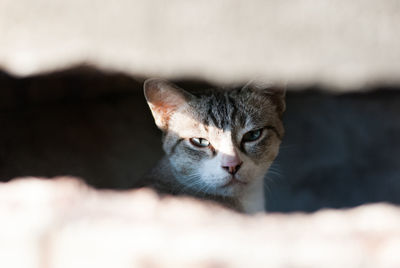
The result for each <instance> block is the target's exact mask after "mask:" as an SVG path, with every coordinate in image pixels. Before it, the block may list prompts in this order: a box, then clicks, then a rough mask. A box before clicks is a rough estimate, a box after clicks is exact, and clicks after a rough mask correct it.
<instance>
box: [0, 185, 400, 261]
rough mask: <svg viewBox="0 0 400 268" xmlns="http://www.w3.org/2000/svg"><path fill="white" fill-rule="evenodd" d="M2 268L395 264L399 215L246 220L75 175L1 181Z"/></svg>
mask: <svg viewBox="0 0 400 268" xmlns="http://www.w3.org/2000/svg"><path fill="white" fill-rule="evenodd" d="M0 217H1V219H2V220H1V221H0V237H1V239H0V265H1V267H21V268H25V267H29V268H31V267H40V268H46V267H49V268H50V267H52V268H61V267H75V268H79V267H82V268H83V267H85V268H86V267H98V268H101V267H119V268H124V267H174V268H176V267H221V268H222V267H270V268H274V267H292V268H296V267H299V268H300V267H309V268H314V267H315V268H320V267H327V268H330V267H363V268H376V267H387V268H389V267H393V268H395V267H399V265H400V255H399V254H398V247H399V245H400V227H399V226H400V209H399V208H397V207H394V206H390V205H385V204H378V205H370V206H362V207H359V208H355V209H351V210H323V211H320V212H318V213H314V214H308V215H307V214H287V215H283V214H266V215H261V214H260V215H256V216H245V215H240V214H236V213H234V212H231V211H228V210H225V209H223V208H221V207H218V206H215V205H212V204H210V203H203V202H200V201H197V200H191V199H182V198H165V199H162V200H161V199H160V198H159V197H157V195H156V194H155V193H153V192H152V191H150V190H147V189H141V190H136V191H128V192H112V191H96V190H93V189H91V188H89V187H87V186H86V185H84V184H82V183H81V182H80V181H78V180H75V179H72V178H58V179H54V180H45V179H37V178H25V179H18V180H15V181H12V182H8V183H1V184H0Z"/></svg>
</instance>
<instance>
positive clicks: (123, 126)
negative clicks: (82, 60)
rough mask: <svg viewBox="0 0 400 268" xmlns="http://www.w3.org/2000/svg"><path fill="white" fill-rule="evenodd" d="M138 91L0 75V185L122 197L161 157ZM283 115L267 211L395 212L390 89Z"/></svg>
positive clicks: (108, 83)
mask: <svg viewBox="0 0 400 268" xmlns="http://www.w3.org/2000/svg"><path fill="white" fill-rule="evenodd" d="M143 81H144V79H143V78H142V77H130V76H127V75H125V74H121V73H106V72H102V71H100V70H97V69H94V68H90V67H85V66H83V67H82V66H81V67H77V68H72V69H69V70H65V71H60V72H54V73H49V74H43V75H38V76H33V77H27V78H23V79H18V78H15V77H12V76H10V75H9V74H7V73H5V72H0V128H1V131H0V179H1V180H2V181H7V180H10V179H12V178H14V177H21V176H45V177H53V176H59V175H73V176H78V177H82V178H84V179H85V180H86V181H87V182H88V183H89V184H91V185H93V186H95V187H99V188H111V189H127V188H130V187H132V185H134V182H135V181H136V180H137V179H139V178H141V177H142V176H143V174H144V173H145V172H146V171H147V170H149V169H150V168H151V167H152V166H154V164H155V163H156V161H157V160H158V159H159V158H160V157H161V155H162V150H161V133H160V132H159V130H158V129H157V128H156V127H155V125H154V123H153V119H152V116H151V114H150V111H149V109H148V107H147V104H146V102H145V100H144V97H143V92H142V83H143ZM177 83H178V84H179V85H180V86H182V87H183V88H187V89H189V88H192V89H194V90H196V89H197V88H198V89H203V88H209V87H212V86H213V85H212V84H210V83H208V82H206V81H201V80H196V79H186V80H182V81H177ZM289 89H291V88H289ZM292 89H294V88H292ZM287 108H288V109H287V111H286V113H285V115H284V124H285V127H286V135H285V138H284V142H283V144H282V148H281V152H280V155H279V157H278V159H277V161H276V164H275V165H274V167H273V171H272V172H271V173H270V174H269V176H268V177H270V178H271V179H272V182H269V188H270V191H269V193H268V209H269V210H270V211H282V212H289V211H315V210H318V209H320V208H325V207H331V208H343V207H352V206H357V205H360V204H364V203H370V202H381V201H386V202H391V203H395V204H400V175H399V170H400V141H399V139H398V137H399V136H400V123H399V122H400V91H399V88H395V87H394V88H393V87H392V88H379V87H376V88H375V90H372V91H370V92H368V93H351V94H341V95H333V94H328V93H323V91H321V88H312V89H311V90H310V89H308V90H305V91H301V92H297V91H296V92H295V91H289V92H288V94H287ZM278 173H279V174H278Z"/></svg>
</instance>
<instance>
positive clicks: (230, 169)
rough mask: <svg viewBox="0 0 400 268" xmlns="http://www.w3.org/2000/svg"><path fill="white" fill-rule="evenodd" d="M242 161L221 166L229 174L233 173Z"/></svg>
mask: <svg viewBox="0 0 400 268" xmlns="http://www.w3.org/2000/svg"><path fill="white" fill-rule="evenodd" d="M242 163H243V162H240V163H238V164H234V165H227V166H222V168H223V169H225V170H226V171H227V172H228V173H229V174H232V175H235V174H236V172H238V170H239V169H240V167H241V166H242Z"/></svg>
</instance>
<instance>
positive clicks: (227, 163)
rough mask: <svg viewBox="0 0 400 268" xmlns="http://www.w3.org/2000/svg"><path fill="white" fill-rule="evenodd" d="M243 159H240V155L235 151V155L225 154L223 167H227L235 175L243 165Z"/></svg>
mask: <svg viewBox="0 0 400 268" xmlns="http://www.w3.org/2000/svg"><path fill="white" fill-rule="evenodd" d="M242 163H243V161H242V160H240V158H239V156H238V155H237V153H236V152H235V153H234V155H223V156H222V162H221V167H222V168H223V169H225V170H226V171H227V172H228V173H230V174H232V175H234V174H236V172H238V170H239V169H240V167H241V166H242Z"/></svg>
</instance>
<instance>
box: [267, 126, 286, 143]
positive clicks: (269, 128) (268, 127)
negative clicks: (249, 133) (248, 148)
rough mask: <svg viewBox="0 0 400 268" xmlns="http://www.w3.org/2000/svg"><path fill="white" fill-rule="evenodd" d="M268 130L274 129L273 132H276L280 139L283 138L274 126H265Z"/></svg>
mask: <svg viewBox="0 0 400 268" xmlns="http://www.w3.org/2000/svg"><path fill="white" fill-rule="evenodd" d="M265 128H266V129H268V130H272V131H273V132H275V134H276V136H278V139H280V140H282V135H281V134H280V133H279V132H278V130H277V129H276V128H275V127H273V126H266V127H265Z"/></svg>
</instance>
